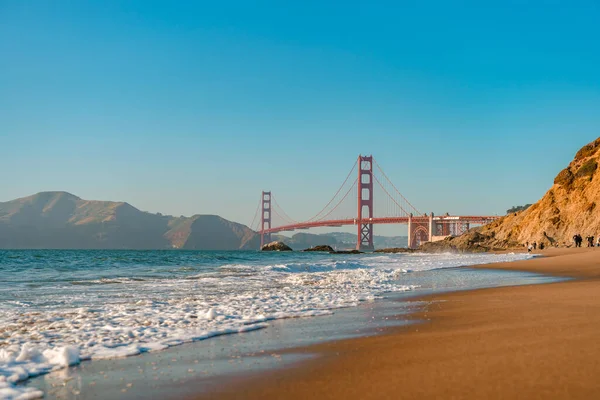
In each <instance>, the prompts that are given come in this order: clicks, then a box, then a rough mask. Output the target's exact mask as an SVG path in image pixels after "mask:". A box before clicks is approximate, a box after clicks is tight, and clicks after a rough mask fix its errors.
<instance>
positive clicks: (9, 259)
mask: <svg viewBox="0 0 600 400" xmlns="http://www.w3.org/2000/svg"><path fill="white" fill-rule="evenodd" d="M528 257H529V256H528V255H526V254H512V255H511V254H509V255H489V254H487V255H456V254H453V255H451V254H444V255H417V254H410V255H408V254H393V255H381V254H362V255H330V254H316V253H258V252H186V251H2V252H0V398H2V390H3V389H6V390H12V391H14V390H17V389H18V390H20V389H21V386H19V387H18V388H17V387H16V386H15V385H14V384H15V383H17V382H19V381H23V380H25V379H27V378H29V377H31V376H36V375H40V374H43V373H46V372H49V371H51V370H56V369H60V368H63V367H65V366H67V365H70V364H77V363H79V362H80V361H82V360H88V359H112V358H116V357H124V356H131V355H136V354H140V353H147V352H152V351H158V350H164V349H166V348H168V347H172V346H175V345H179V344H182V343H185V342H192V341H198V340H202V339H207V338H210V337H213V336H216V335H222V334H229V333H236V332H244V331H250V330H255V329H262V328H265V327H267V326H269V324H271V325H273V321H274V320H278V319H282V318H291V317H308V316H326V315H331V314H332V313H333V311H334V310H336V309H340V308H346V307H354V306H358V305H360V304H364V303H365V302H371V301H373V300H375V299H381V298H384V297H388V298H389V297H390V296H393V295H396V294H399V293H404V292H408V291H413V290H415V289H417V288H418V287H419V286H421V287H430V288H432V289H436V288H440V287H442V288H446V289H455V288H463V289H467V288H472V287H477V285H479V284H481V282H479V281H478V280H481V279H483V278H480V277H481V276H483V275H485V274H481V273H474V274H471V276H466V275H460V273H458V275H456V273H455V274H454V275H453V273H448V270H445V269H446V268H452V267H457V266H467V265H474V264H483V263H492V262H500V261H512V260H518V259H524V258H528ZM424 271H430V272H428V273H425V272H424ZM440 271H446V272H440ZM461 271H462V270H461ZM458 276H460V278H459V277H458ZM484 280H485V279H484ZM484 285H485V286H490V285H493V282H491V281H490V280H489V279H488V280H487V281H486V283H485V284H484ZM315 320H317V319H315ZM319 320H322V321H326V319H321V318H319ZM349 324H350V325H353V324H354V322H352V321H350V322H349ZM325 325H327V323H325ZM346 330H347V331H352V330H353V328H349V329H346ZM325 331H327V330H326V329H325ZM236 336H237V335H236ZM326 336H327V337H331V336H332V335H330V334H328V333H323V334H322V335H320V336H318V335H317V336H315V335H312V336H311V337H326ZM333 336H336V335H333ZM211 340H212V341H213V342H212V343H217V342H216V341H215V340H217V339H211ZM234 340H235V339H234ZM208 342H211V341H207V343H208ZM279 342H280V341H276V340H273V343H274V345H275V346H277V347H280V346H281V344H282V343H279ZM263 347H265V346H263ZM157 354H160V353H157ZM97 362H98V361H97ZM92 364H93V363H92ZM266 364H267V365H268V364H269V363H266ZM2 385H4V388H3V386H2ZM28 386H30V385H28ZM126 389H127V388H126ZM31 394H32V395H33V394H34V393H33V392H32V393H31ZM6 397H8V396H5V398H6Z"/></svg>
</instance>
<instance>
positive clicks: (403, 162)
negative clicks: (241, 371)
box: [0, 0, 600, 224]
mask: <svg viewBox="0 0 600 400" xmlns="http://www.w3.org/2000/svg"><path fill="white" fill-rule="evenodd" d="M292 3H294V4H292ZM598 21H600V2H598V1H596V0H594V1H551V0H548V1H527V2H524V1H510V0H503V1H485V2H482V1H472V2H466V1H465V2H462V1H435V0H431V1H363V2H355V1H343V2H342V1H340V2H331V1H308V0H305V1H296V2H285V1H272V2H266V1H247V2H243V1H236V0H232V1H228V2H214V1H212V2H204V1H189V2H181V1H163V2H158V1H149V0H142V1H109V0H98V1H83V0H82V1H61V0H55V1H50V0H47V1H41V0H40V1H19V0H11V1H9V0H0V145H1V157H0V171H2V182H0V201H5V200H9V199H13V198H16V197H22V196H26V195H30V194H33V193H36V192H39V191H43V190H65V191H69V192H71V193H74V194H76V195H78V196H80V197H82V198H86V199H102V200H121V201H127V202H129V203H131V204H133V205H135V206H137V207H138V208H140V209H142V210H146V211H151V212H157V211H160V212H162V213H165V214H175V215H180V214H184V215H191V214H195V213H214V214H220V215H222V216H223V217H226V218H228V219H233V220H236V221H239V222H243V223H246V224H249V223H250V222H251V220H252V217H253V215H254V211H255V208H256V205H257V202H258V198H259V195H260V191H261V190H263V189H270V190H272V191H273V192H274V193H275V195H276V197H277V200H278V202H279V204H281V205H282V206H283V207H284V208H285V209H286V211H287V212H288V213H289V214H290V215H292V216H293V217H296V218H297V219H302V218H307V217H309V216H311V215H312V214H314V213H315V212H316V211H318V210H319V209H320V208H321V207H322V206H323V205H324V204H325V203H326V202H327V201H328V200H329V198H330V197H331V195H332V194H333V192H335V190H336V189H337V186H339V184H340V183H341V182H342V181H343V179H344V177H345V176H346V174H347V172H348V171H349V169H350V167H351V166H352V164H353V162H354V160H355V159H356V157H357V155H358V154H360V153H362V154H373V155H374V156H375V157H376V159H377V160H378V162H379V164H381V165H382V166H383V168H384V169H385V171H386V172H387V174H388V175H389V176H390V178H391V179H392V180H393V181H394V183H395V184H396V186H397V187H398V188H399V189H400V190H401V192H403V194H404V195H405V196H406V197H407V198H409V200H410V201H411V202H412V203H413V204H415V205H416V206H417V207H418V208H419V209H420V210H424V211H434V212H437V213H440V212H450V213H453V214H496V213H503V212H504V211H505V210H506V209H507V208H509V207H510V206H512V205H518V204H523V203H527V202H534V201H536V200H537V199H538V198H539V197H541V196H542V195H543V193H544V192H545V191H546V190H547V189H548V187H549V186H550V185H551V183H552V180H553V178H554V176H555V175H556V174H557V173H558V172H559V171H560V169H562V168H563V167H564V166H565V165H566V164H567V163H568V162H569V161H570V160H571V159H572V157H573V155H574V153H575V152H576V151H577V150H578V149H579V148H580V147H581V146H582V145H584V144H585V143H587V142H589V141H591V140H593V139H595V138H596V137H598V136H600V31H599V28H598Z"/></svg>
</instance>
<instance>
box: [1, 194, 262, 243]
mask: <svg viewBox="0 0 600 400" xmlns="http://www.w3.org/2000/svg"><path fill="white" fill-rule="evenodd" d="M259 241H260V240H259V238H258V236H257V235H256V233H255V232H253V231H252V230H251V229H250V228H248V227H246V226H244V225H241V224H237V223H235V222H231V221H227V220H226V219H223V218H221V217H219V216H216V215H194V216H192V217H189V218H188V217H180V218H175V217H172V216H163V215H161V214H151V213H148V212H143V211H140V210H138V209H137V208H135V207H133V206H131V205H130V204H128V203H124V202H111V201H93V200H83V199H81V198H79V197H77V196H74V195H72V194H70V193H66V192H42V193H38V194H35V195H33V196H29V197H24V198H21V199H16V200H12V201H8V202H4V203H0V248H12V249H22V248H49V249H56V248H59V249H170V248H183V249H198V250H238V249H258V246H259Z"/></svg>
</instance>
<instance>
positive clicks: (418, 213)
mask: <svg viewBox="0 0 600 400" xmlns="http://www.w3.org/2000/svg"><path fill="white" fill-rule="evenodd" d="M373 163H374V164H375V166H377V169H378V170H379V172H381V174H382V175H383V177H384V178H385V179H386V180H387V181H388V182H389V183H390V185H392V187H393V188H394V190H395V191H396V193H398V195H400V197H402V200H404V201H405V202H406V204H408V205H409V206H410V207H411V208H412V209H413V210H414V211H415V213H416V214H415V215H420V214H421V212H420V211H419V210H417V208H416V207H415V206H413V205H412V204H411V203H410V201H408V200H407V199H406V197H404V196H402V193H400V191H399V190H398V188H396V186H395V185H394V183H393V182H392V181H391V180H390V178H388V176H387V175H386V174H385V172H383V169H382V168H381V166H379V164H378V163H377V161H375V159H373ZM380 185H381V183H380ZM396 204H397V203H396Z"/></svg>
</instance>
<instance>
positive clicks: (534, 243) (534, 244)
mask: <svg viewBox="0 0 600 400" xmlns="http://www.w3.org/2000/svg"><path fill="white" fill-rule="evenodd" d="M533 249H534V250H537V242H533Z"/></svg>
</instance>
